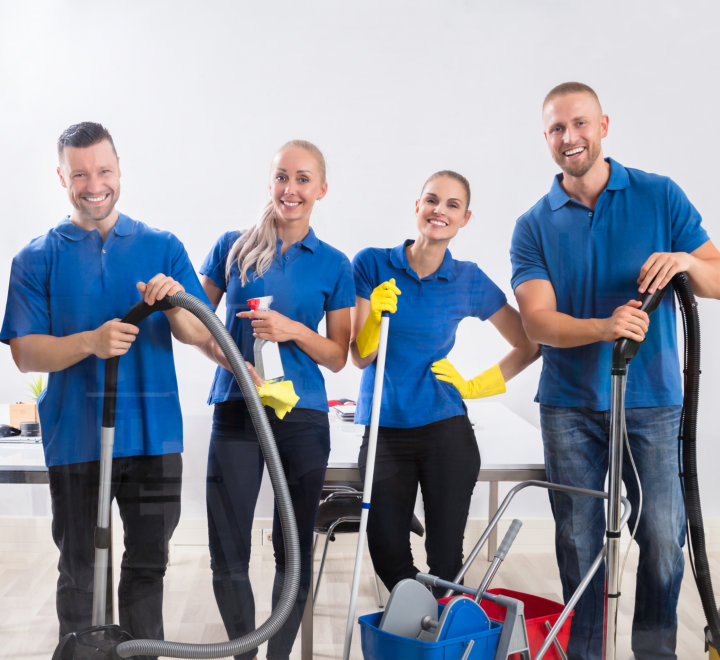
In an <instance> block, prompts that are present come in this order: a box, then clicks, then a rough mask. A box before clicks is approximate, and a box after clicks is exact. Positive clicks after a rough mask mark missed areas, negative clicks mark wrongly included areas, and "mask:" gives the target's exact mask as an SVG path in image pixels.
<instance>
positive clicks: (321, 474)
mask: <svg viewBox="0 0 720 660" xmlns="http://www.w3.org/2000/svg"><path fill="white" fill-rule="evenodd" d="M268 419H269V420H270V426H271V427H272V431H273V435H274V436H275V442H276V443H277V448H278V453H279V455H280V460H281V462H282V466H283V470H284V471H285V476H286V477H287V481H288V489H289V491H290V497H291V499H292V505H293V510H294V513H295V521H296V523H297V527H298V536H299V541H300V587H299V591H298V595H297V599H296V601H295V604H294V606H293V608H292V611H291V613H290V616H289V617H288V619H287V621H286V622H285V623H284V624H283V626H282V627H281V628H280V630H279V631H278V632H277V633H276V634H275V635H274V636H273V637H272V638H271V639H270V640H269V642H268V648H267V657H268V659H270V660H286V659H287V658H289V657H290V653H291V651H292V648H293V644H294V642H295V638H296V636H297V632H298V629H299V628H300V623H301V621H302V615H303V612H304V610H305V601H306V600H307V595H308V591H309V587H310V573H311V570H312V568H311V557H312V543H313V528H314V526H315V517H316V515H317V510H318V505H319V503H320V495H321V493H322V487H323V483H324V481H325V467H326V465H327V460H328V455H329V453H330V429H329V425H328V416H327V413H324V412H320V411H318V410H307V409H297V408H296V409H295V410H293V411H291V412H290V413H288V415H286V417H285V418H284V419H283V420H279V419H277V417H276V416H275V413H274V412H272V411H269V414H268ZM264 466H265V461H264V459H263V453H262V449H261V448H260V443H259V441H258V438H257V434H256V432H255V427H254V426H253V424H252V420H251V418H250V413H249V412H248V410H247V406H246V405H245V402H243V401H227V402H225V403H219V404H216V405H215V412H214V414H213V427H212V435H211V436H210V450H209V453H208V468H207V475H208V477H207V511H208V532H209V537H210V566H211V568H212V573H213V590H214V592H215V600H216V601H217V605H218V609H219V610H220V614H221V616H222V619H223V622H224V623H225V628H226V630H227V633H228V636H229V637H230V639H234V638H236V637H240V636H241V635H244V634H246V633H248V632H250V631H251V630H253V629H254V628H255V599H254V595H253V588H252V585H251V584H250V575H249V564H250V551H251V545H250V536H251V532H252V523H253V516H254V512H255V505H256V503H257V498H258V493H259V492H260V485H261V482H262V475H263V470H264ZM272 542H273V550H274V552H275V579H274V581H273V587H272V597H271V599H272V600H271V602H272V606H273V608H274V607H275V606H276V605H277V603H278V601H279V599H280V593H281V592H282V587H283V584H284V581H285V543H284V541H283V536H282V528H281V526H280V518H279V515H278V511H277V505H276V506H275V510H274V514H273V532H272ZM256 654H257V650H256V649H253V650H251V651H248V652H246V653H244V654H242V655H236V656H235V658H237V659H238V660H240V659H241V658H253V657H254V656H255V655H256Z"/></svg>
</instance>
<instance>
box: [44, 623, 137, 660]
mask: <svg viewBox="0 0 720 660" xmlns="http://www.w3.org/2000/svg"><path fill="white" fill-rule="evenodd" d="M131 639H132V637H131V636H130V634H129V633H127V632H125V631H124V630H122V629H121V628H120V626H116V625H114V624H110V625H106V626H93V627H92V628H88V629H87V630H83V631H82V632H71V633H68V634H67V635H65V636H64V637H63V638H62V639H61V640H60V643H59V644H58V646H57V648H56V649H55V653H53V656H52V660H117V659H118V658H119V657H120V656H118V655H117V654H116V653H115V649H116V647H117V645H118V644H120V643H121V642H127V641H130V640H131Z"/></svg>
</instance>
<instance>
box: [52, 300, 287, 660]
mask: <svg viewBox="0 0 720 660" xmlns="http://www.w3.org/2000/svg"><path fill="white" fill-rule="evenodd" d="M172 307H182V308H184V309H186V310H188V311H189V312H191V313H192V314H194V315H195V316H196V317H197V318H198V319H199V320H200V321H202V323H203V324H204V325H205V326H206V327H207V328H208V330H209V331H210V333H211V334H212V336H213V338H214V339H215V341H217V343H218V345H219V347H220V349H221V350H222V352H223V353H224V354H225V356H226V357H227V359H228V362H229V363H230V366H231V367H232V371H233V374H234V375H235V379H236V380H237V382H238V385H239V386H240V390H241V391H242V394H243V397H244V399H245V402H246V404H247V407H248V412H249V414H250V418H251V420H252V422H253V426H254V428H255V431H256V433H257V436H258V441H259V444H260V447H261V449H262V452H263V455H264V456H265V461H266V463H267V467H268V474H269V476H270V481H271V483H272V486H273V491H274V493H275V499H276V502H277V509H278V515H279V518H280V523H281V527H282V532H283V538H284V542H285V555H286V556H285V560H286V562H285V563H286V567H287V568H286V572H285V581H284V583H283V588H282V591H281V593H280V598H279V601H278V604H277V605H276V607H275V608H274V609H273V611H272V613H271V614H270V616H269V617H268V619H267V620H266V621H265V622H264V623H263V624H261V625H260V626H259V627H258V628H257V630H253V631H251V632H249V633H247V634H246V635H244V636H243V637H241V638H239V639H235V640H231V641H228V642H221V643H216V644H183V643H178V642H166V641H163V640H142V639H140V640H133V639H131V638H130V636H129V635H128V634H127V633H126V632H123V631H121V630H120V628H119V627H118V626H114V625H102V623H103V622H104V619H105V611H106V605H105V600H104V599H105V594H106V591H107V583H106V579H107V559H104V560H103V559H102V557H103V555H104V556H105V558H106V557H107V553H108V550H109V548H108V545H109V543H108V541H109V536H110V535H109V516H110V496H109V493H110V490H109V489H110V481H111V480H110V475H111V472H112V447H113V440H114V425H115V403H116V396H117V371H118V358H117V357H116V358H111V359H110V360H108V361H107V362H106V365H105V393H104V398H103V422H102V425H103V428H102V435H101V441H102V456H101V459H100V460H101V475H100V479H101V483H100V495H99V497H98V507H99V509H100V510H102V515H101V511H100V510H99V511H98V531H97V533H96V538H97V539H98V540H99V541H100V542H101V545H104V546H105V547H100V548H97V549H96V557H97V556H98V553H100V554H99V556H100V558H101V561H105V566H104V567H102V568H100V569H97V568H96V572H95V575H96V578H97V580H98V582H97V583H96V584H95V588H94V597H95V599H96V600H97V601H98V602H97V603H94V605H93V627H91V628H89V629H87V630H85V631H81V632H76V633H69V634H68V635H66V636H65V637H63V639H62V640H61V641H60V644H59V645H58V647H57V648H56V649H55V653H54V654H53V660H117V659H118V658H129V657H133V656H138V655H141V656H162V657H171V658H227V657H230V656H234V655H240V654H242V653H244V652H246V651H250V650H251V649H253V648H255V647H256V646H258V645H259V644H262V643H263V642H264V641H266V640H267V639H269V638H270V637H272V636H273V635H274V634H275V633H276V632H277V631H278V630H279V629H280V627H281V626H282V625H283V623H285V621H286V620H287V618H288V616H290V614H291V612H292V608H293V606H294V604H295V600H296V599H297V594H298V591H299V585H300V546H299V540H298V532H297V525H296V522H295V514H294V512H293V508H292V502H291V499H290V491H289V489H288V485H287V480H286V478H285V473H284V471H283V468H282V462H281V460H280V455H279V453H278V449H277V446H276V444H275V440H274V438H273V434H272V429H271V427H270V423H269V422H268V419H267V415H266V414H265V409H264V407H263V404H262V402H261V401H260V397H259V395H258V393H257V389H256V387H255V384H254V383H253V380H252V377H251V376H250V372H249V371H248V368H247V366H246V364H245V360H244V359H243V357H242V355H241V353H240V351H239V349H238V347H237V344H236V343H235V341H234V339H233V338H232V337H231V336H230V334H229V333H228V331H227V329H226V328H225V326H224V325H223V323H222V321H220V319H219V318H218V317H217V315H216V314H215V312H214V311H213V310H212V309H210V308H209V307H208V306H207V305H206V304H205V303H203V302H202V301H200V300H198V299H197V298H196V297H195V296H192V295H190V294H189V293H186V292H184V291H183V292H180V293H176V294H174V295H172V296H168V297H167V298H165V299H164V300H163V301H158V302H157V303H155V305H153V306H148V305H146V304H145V303H144V302H139V303H138V304H137V305H135V306H134V307H133V308H132V309H130V311H128V313H127V314H126V315H125V317H124V318H123V319H122V320H123V322H124V323H133V324H135V325H137V324H139V323H140V322H141V321H142V320H143V319H145V318H146V317H147V316H149V315H150V314H152V313H153V312H156V311H164V310H167V309H170V308H172ZM103 465H104V466H105V467H103ZM105 482H107V483H105ZM103 493H105V494H103ZM96 563H97V559H96ZM96 621H97V623H96Z"/></svg>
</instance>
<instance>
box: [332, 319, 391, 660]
mask: <svg viewBox="0 0 720 660" xmlns="http://www.w3.org/2000/svg"><path fill="white" fill-rule="evenodd" d="M389 325H390V313H389V312H383V313H382V317H381V319H380V339H379V341H378V352H377V358H376V360H375V384H374V388H373V399H372V412H371V413H370V432H369V434H368V451H367V460H366V462H365V481H364V483H363V500H362V509H361V511H360V527H359V529H358V541H357V549H356V550H355V569H354V571H353V582H352V591H351V592H350V606H349V608H348V618H347V626H346V629H345V647H344V649H343V660H348V658H349V657H350V646H351V645H352V634H353V628H354V626H355V607H356V605H357V596H358V588H359V584H360V571H361V568H362V560H363V554H364V550H365V535H366V533H367V519H368V514H369V512H370V497H371V495H372V483H373V476H374V473H375V449H376V448H377V435H378V426H379V423H380V406H381V403H382V390H383V379H384V377H385V353H386V349H387V337H388V326H389Z"/></svg>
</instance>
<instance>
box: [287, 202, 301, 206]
mask: <svg viewBox="0 0 720 660" xmlns="http://www.w3.org/2000/svg"><path fill="white" fill-rule="evenodd" d="M283 204H285V206H299V205H300V202H283Z"/></svg>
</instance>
